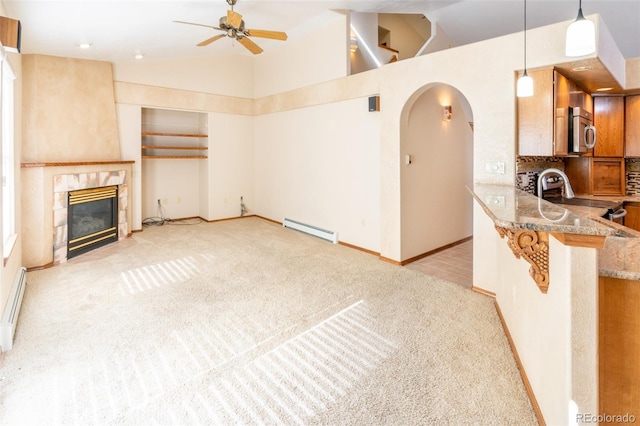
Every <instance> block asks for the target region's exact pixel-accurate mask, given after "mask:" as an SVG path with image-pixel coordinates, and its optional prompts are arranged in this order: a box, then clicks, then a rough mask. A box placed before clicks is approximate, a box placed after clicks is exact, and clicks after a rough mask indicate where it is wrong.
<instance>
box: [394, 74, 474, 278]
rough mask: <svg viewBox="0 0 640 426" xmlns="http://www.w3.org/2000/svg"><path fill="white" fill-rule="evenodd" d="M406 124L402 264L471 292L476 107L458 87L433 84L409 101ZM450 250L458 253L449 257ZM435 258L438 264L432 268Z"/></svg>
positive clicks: (403, 135) (403, 131) (403, 119)
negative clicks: (472, 191)
mask: <svg viewBox="0 0 640 426" xmlns="http://www.w3.org/2000/svg"><path fill="white" fill-rule="evenodd" d="M401 123H402V125H401V138H400V139H401V142H400V147H401V150H400V151H401V158H400V161H401V167H400V183H401V238H402V240H401V255H402V259H403V262H402V263H403V264H408V265H411V267H412V269H419V270H423V272H427V273H430V274H432V275H437V276H438V277H440V278H445V279H448V280H449V281H453V282H457V283H459V284H462V285H465V286H466V287H469V288H470V287H471V286H472V285H473V283H472V268H473V266H472V251H473V250H472V242H471V238H472V236H473V201H472V197H471V196H470V194H469V192H468V190H467V187H471V186H472V185H473V114H472V111H471V106H470V105H469V102H468V101H467V99H466V98H465V97H464V95H463V94H462V93H460V92H459V91H458V90H457V89H455V88H454V87H452V86H449V85H446V84H441V83H436V84H429V85H427V86H425V87H423V88H421V89H420V90H418V91H416V93H414V95H413V96H412V97H411V98H410V99H409V101H408V102H407V104H406V105H405V107H404V108H403V111H402V117H401ZM445 251H447V252H449V254H451V252H452V251H453V252H454V254H453V255H451V256H445V253H444V252H445ZM434 259H436V260H438V261H439V262H438V263H437V264H433V263H434ZM445 261H446V262H445ZM443 262H444V263H443ZM447 263H448V265H447ZM426 265H430V266H429V267H428V268H427V267H426ZM463 268H464V270H463ZM436 269H439V271H437V270H436ZM435 272H441V273H439V274H436V273H435Z"/></svg>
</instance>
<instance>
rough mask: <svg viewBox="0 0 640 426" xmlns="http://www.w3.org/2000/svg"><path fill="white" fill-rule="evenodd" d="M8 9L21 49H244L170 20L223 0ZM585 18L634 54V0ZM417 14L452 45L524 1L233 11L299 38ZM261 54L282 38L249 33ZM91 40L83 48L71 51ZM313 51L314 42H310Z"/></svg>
mask: <svg viewBox="0 0 640 426" xmlns="http://www.w3.org/2000/svg"><path fill="white" fill-rule="evenodd" d="M2 2H3V3H4V5H5V9H6V11H7V14H8V15H9V16H10V17H12V18H15V19H19V20H20V21H21V24H22V49H21V50H22V53H38V54H46V55H54V56H64V57H74V58H85V59H96V60H106V61H112V62H120V61H132V60H134V59H133V56H134V54H135V53H136V52H137V51H140V52H142V53H144V55H145V60H152V59H153V58H168V57H195V56H201V55H220V54H230V53H231V54H234V53H235V54H243V55H246V54H249V55H250V53H249V52H248V51H246V49H244V47H242V46H240V45H239V44H238V43H237V42H234V41H233V40H232V39H228V38H224V39H221V40H218V41H216V42H214V43H213V44H211V45H209V46H206V47H196V46H195V45H196V43H198V42H200V41H202V40H204V39H206V38H209V37H211V36H212V35H215V34H216V33H217V32H216V31H215V30H213V29H209V28H205V27H198V26H192V25H183V24H177V23H174V22H172V21H174V20H181V21H189V22H196V23H201V24H206V25H214V26H217V25H218V19H219V18H220V17H221V16H223V15H225V14H226V10H227V9H228V8H229V5H228V4H227V3H226V1H225V0H198V1H193V0H179V1H176V0H2ZM577 9H578V1H577V0H567V1H565V0H528V1H527V28H535V27H539V26H544V25H548V24H552V23H557V22H561V21H569V20H574V19H575V17H576V15H577ZM582 9H583V12H584V14H585V15H590V14H594V13H599V14H600V15H601V17H602V19H603V20H604V22H605V24H606V25H607V27H608V28H609V31H610V32H611V34H612V35H613V38H614V39H615V40H616V43H617V44H618V47H619V49H620V51H621V52H622V54H623V55H624V56H625V57H626V58H635V57H640V0H607V1H596V0H584V1H583V2H582ZM338 10H351V11H354V12H370V13H422V14H424V15H425V16H427V18H428V19H429V20H431V21H437V22H438V23H439V24H440V26H441V27H442V28H443V30H444V31H445V32H446V33H447V34H448V35H449V36H450V38H451V39H452V41H453V42H454V43H455V44H456V45H462V44H467V43H471V42H474V41H479V40H484V39H488V38H492V37H497V36H500V35H504V34H509V33H513V32H518V31H522V29H523V23H524V17H523V12H524V1H523V0H493V1H489V0H487V1H485V0H449V1H432V0H384V1H382V0H337V1H332V0H280V1H272V0H238V2H237V4H236V6H235V11H236V12H238V13H240V14H241V15H243V17H244V20H245V23H246V26H247V28H254V29H265V30H274V31H285V32H287V33H288V35H289V39H290V40H291V39H295V38H299V37H302V36H303V35H304V34H305V33H306V32H307V31H308V30H309V29H311V28H314V25H318V24H319V23H322V22H324V21H325V20H329V19H331V16H335V15H334V14H333V12H329V11H338ZM254 41H255V42H256V43H258V44H259V45H260V46H261V47H262V48H264V50H265V51H267V50H269V49H275V48H278V47H279V46H280V45H281V44H282V43H286V42H282V41H274V40H266V39H259V38H254ZM82 42H89V43H92V47H91V48H90V49H88V50H82V49H79V48H78V44H80V43H82ZM309 52H313V46H309Z"/></svg>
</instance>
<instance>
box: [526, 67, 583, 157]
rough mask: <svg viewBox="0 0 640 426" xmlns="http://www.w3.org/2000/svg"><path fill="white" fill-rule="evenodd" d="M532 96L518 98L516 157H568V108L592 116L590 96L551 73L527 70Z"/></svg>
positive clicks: (557, 73)
mask: <svg viewBox="0 0 640 426" xmlns="http://www.w3.org/2000/svg"><path fill="white" fill-rule="evenodd" d="M527 74H529V76H530V77H531V78H532V79H533V87H534V95H533V96H530V97H526V98H518V155H521V156H543V157H551V156H564V155H567V154H569V107H573V106H579V107H582V108H584V109H585V110H587V111H589V112H593V104H592V98H591V95H589V94H587V93H584V91H582V89H581V88H579V87H577V85H576V84H575V83H573V82H572V81H571V80H569V79H568V78H566V77H565V76H563V75H562V74H560V73H559V72H557V71H556V70H554V69H553V68H543V69H537V70H528V71H527Z"/></svg>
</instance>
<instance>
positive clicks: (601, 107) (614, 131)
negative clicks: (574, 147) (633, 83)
mask: <svg viewBox="0 0 640 426" xmlns="http://www.w3.org/2000/svg"><path fill="white" fill-rule="evenodd" d="M624 103H625V101H624V97H622V96H596V97H594V98H593V108H594V114H593V115H594V117H593V123H594V125H595V127H596V131H597V132H598V133H597V141H596V145H595V147H594V148H593V155H594V156H595V157H624V126H625V123H624V121H625V119H624V109H625V108H624Z"/></svg>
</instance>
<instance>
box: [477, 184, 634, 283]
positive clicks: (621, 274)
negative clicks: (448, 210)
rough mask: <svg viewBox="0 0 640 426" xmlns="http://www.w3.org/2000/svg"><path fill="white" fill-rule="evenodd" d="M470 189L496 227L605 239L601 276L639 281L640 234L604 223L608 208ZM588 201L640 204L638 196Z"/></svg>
mask: <svg viewBox="0 0 640 426" xmlns="http://www.w3.org/2000/svg"><path fill="white" fill-rule="evenodd" d="M468 189H469V191H470V192H471V194H472V195H473V197H474V198H475V199H476V200H477V201H478V203H479V204H480V205H481V206H482V208H483V209H484V211H485V212H486V213H487V215H488V216H489V217H490V218H491V219H492V220H493V221H494V223H495V224H496V225H497V226H500V227H503V228H512V229H529V230H532V231H543V232H552V233H554V232H555V233H564V234H581V235H600V236H604V237H606V239H605V245H604V247H603V248H602V249H600V251H599V256H598V259H599V260H598V262H599V264H598V267H599V274H600V275H602V276H608V277H613V278H622V279H631V280H639V281H640V238H638V237H640V232H637V231H634V230H633V229H630V228H627V227H625V226H622V225H620V224H618V223H615V222H612V221H609V220H606V219H603V218H602V217H601V216H602V215H603V214H605V213H606V212H607V208H605V207H586V206H572V205H564V204H553V203H550V202H548V201H545V200H542V199H540V198H539V197H536V196H534V195H531V194H529V193H528V192H525V191H522V190H520V189H518V188H515V187H514V186H510V185H493V184H475V185H474V187H473V189H470V188H468ZM580 198H587V196H580ZM588 198H592V199H599V200H607V201H613V202H623V201H633V202H639V201H640V197H638V196H632V197H622V196H619V197H588Z"/></svg>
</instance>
